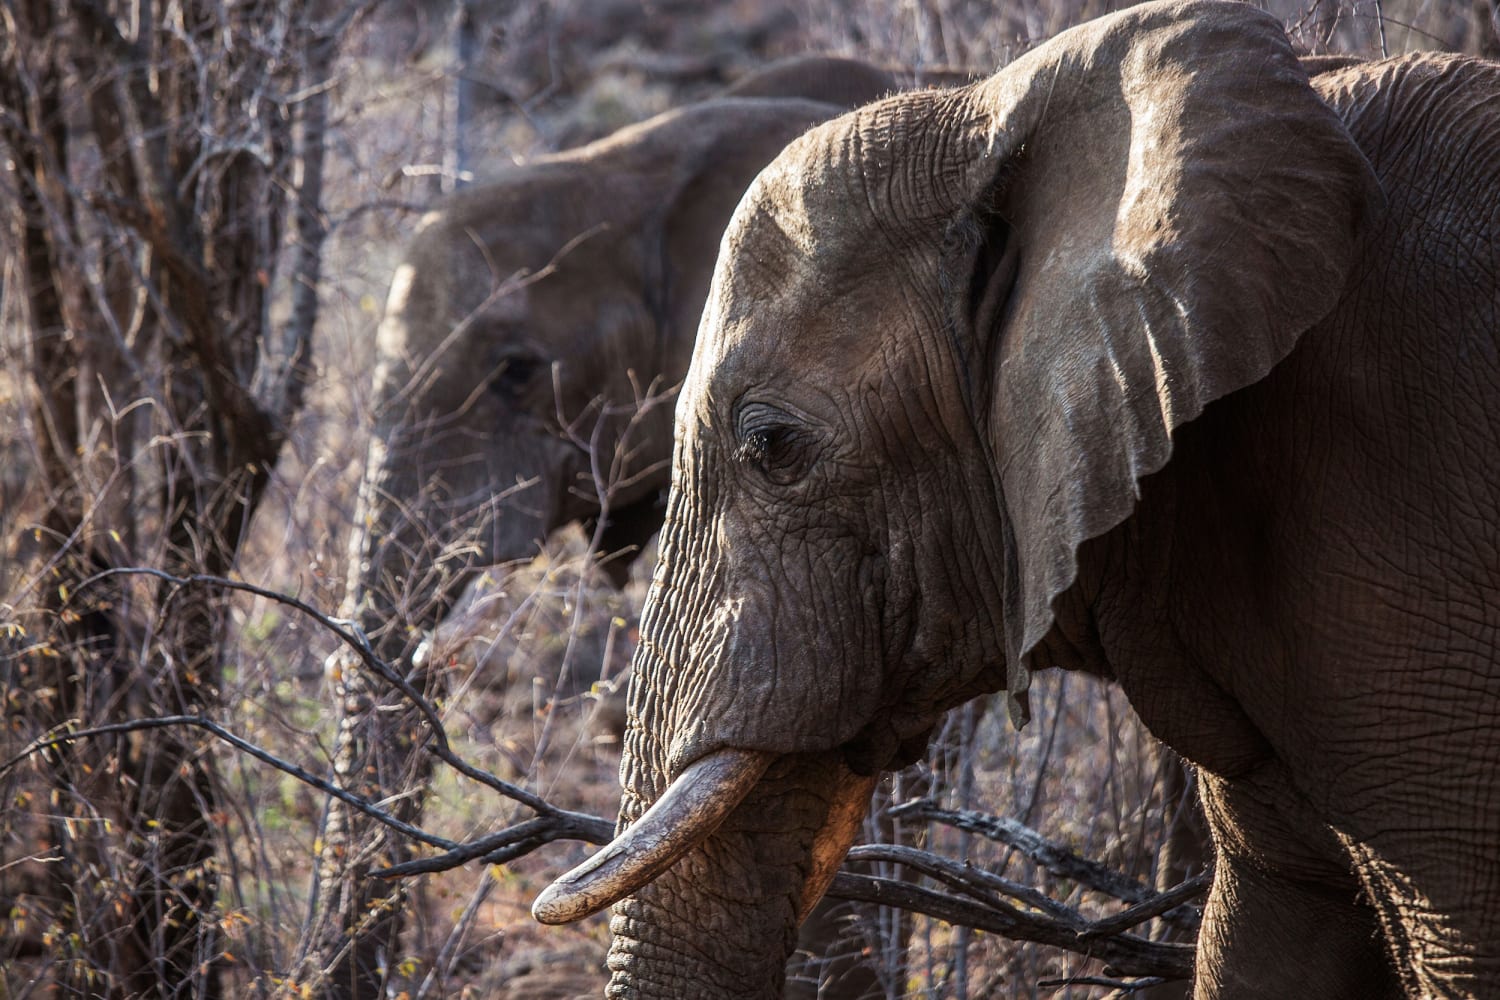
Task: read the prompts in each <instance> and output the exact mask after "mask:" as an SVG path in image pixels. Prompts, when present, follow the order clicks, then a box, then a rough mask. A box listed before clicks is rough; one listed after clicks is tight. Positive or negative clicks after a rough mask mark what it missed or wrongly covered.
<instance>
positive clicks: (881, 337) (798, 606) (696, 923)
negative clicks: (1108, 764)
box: [534, 2, 1378, 997]
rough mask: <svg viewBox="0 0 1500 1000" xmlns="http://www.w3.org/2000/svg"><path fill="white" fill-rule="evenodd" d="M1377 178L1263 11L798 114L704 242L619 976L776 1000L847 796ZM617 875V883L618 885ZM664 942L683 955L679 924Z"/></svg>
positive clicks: (1004, 623) (1167, 7) (598, 897)
mask: <svg viewBox="0 0 1500 1000" xmlns="http://www.w3.org/2000/svg"><path fill="white" fill-rule="evenodd" d="M1377 193H1378V189H1377V186H1376V180H1375V178H1374V174H1373V173H1372V171H1371V168H1370V165H1369V163H1368V161H1367V159H1366V157H1365V155H1364V154H1363V153H1362V152H1361V150H1360V149H1359V147H1358V146H1357V145H1356V144H1355V143H1354V141H1353V140H1352V139H1351V136H1350V134H1349V132H1348V131H1347V129H1346V127H1345V125H1344V123H1343V122H1342V120H1341V119H1340V117H1339V115H1338V114H1337V113H1336V112H1335V111H1334V110H1332V109H1331V108H1330V107H1329V105H1328V104H1327V103H1325V101H1323V100H1322V99H1320V97H1319V96H1318V94H1317V93H1316V92H1315V91H1314V90H1313V89H1312V87H1311V86H1310V84H1309V78H1308V75H1307V72H1306V71H1305V70H1304V69H1303V68H1302V67H1301V65H1300V64H1299V62H1298V59H1297V56H1296V55H1295V53H1294V52H1293V50H1292V49H1291V47H1290V45H1289V43H1288V41H1287V38H1286V35H1285V33H1284V31H1283V29H1282V28H1281V26H1280V25H1279V24H1278V23H1277V22H1276V21H1275V20H1274V19H1273V18H1271V17H1270V16H1268V15H1266V14H1265V13H1263V12H1261V11H1258V10H1256V9H1254V8H1253V7H1250V6H1249V5H1243V4H1234V3H1215V2H1188V3H1168V4H1157V3H1148V4H1144V5H1141V6H1139V7H1135V8H1132V9H1130V10H1128V11H1124V12H1121V13H1119V14H1115V15H1111V16H1108V17H1105V18H1102V19H1100V20H1098V21H1095V22H1092V23H1090V24H1087V25H1085V26H1082V27H1080V28H1077V29H1074V30H1072V31H1069V32H1067V33H1065V34H1063V35H1061V36H1059V37H1057V38H1056V39H1054V40H1053V41H1051V42H1049V43H1047V44H1045V45H1043V46H1041V47H1039V48H1037V49H1035V50H1033V51H1032V52H1030V53H1028V54H1027V55H1026V56H1024V57H1022V58H1021V59H1018V60H1017V61H1016V62H1014V63H1013V64H1012V65H1010V66H1009V67H1008V68H1006V69H1004V70H1003V71H1001V72H1000V73H999V74H997V75H996V76H994V77H993V78H991V79H989V80H988V81H985V82H982V83H980V84H977V85H974V86H971V87H968V88H964V89H960V90H954V91H946V92H929V93H919V94H910V95H899V96H897V97H894V98H891V99H888V100H886V101H882V102H879V103H877V104H873V105H869V106H866V107H864V108H861V109H859V110H858V111H855V112H853V113H851V114H849V115H846V116H844V117H841V118H839V119H837V120H836V121H834V122H831V123H828V124H825V125H823V126H821V127H819V128H818V129H815V130H813V131H812V132H810V133H809V134H808V135H806V136H804V137H802V138H801V139H799V140H798V141H797V142H796V143H794V144H793V145H792V146H790V147H789V148H788V149H787V150H786V151H785V152H784V153H783V154H782V155H781V156H780V157H779V158H778V159H777V160H776V161H775V162H774V163H773V164H772V165H771V166H769V167H768V168H767V169H766V170H765V171H764V172H763V173H762V174H761V175H760V176H759V177H758V178H757V180H756V182H755V184H754V185H753V186H752V188H751V190H750V192H749V193H748V194H747V196H746V198H745V200H744V201H743V202H742V203H741V205H740V208H739V209H738V211H737V212H736V215H735V218H734V221H733V223H732V224H731V227H730V229H729V231H728V233H727V234H726V236H725V241H724V246H723V249H722V251H721V258H720V264H719V268H718V270H717V272H716V274H715V277H714V284H713V288H712V291H711V293H710V297H709V303H708V306H707V308H706V310H705V313H704V317H703V322H702V326H701V330H700V334H699V340H698V343H697V346H696V350H695V354H694V357H693V361H692V365H691V369H690V372H689V374H688V377H687V380H686V382H685V384H684V388H683V391H682V394H681V397H680V399H679V402H678V406H677V410H676V427H675V434H676V450H675V453H674V458H673V467H672V488H671V494H670V497H669V500H668V509H667V523H666V527H665V528H664V530H663V534H662V541H661V548H660V552H661V555H660V561H659V563H658V566H657V570H656V575H655V578H654V580H653V585H652V590H651V594H650V596H649V598H648V603H647V608H646V611H645V613H644V615H643V620H642V628H641V633H642V638H641V644H640V647H639V649H638V651H637V654H636V661H635V665H634V674H633V679H632V687H631V694H630V715H629V719H628V722H627V732H626V735H625V741H624V745H625V760H624V762H623V764H622V768H621V776H622V783H623V786H624V798H623V802H622V807H621V814H620V827H621V831H622V832H621V834H620V836H619V837H618V838H617V840H616V842H615V843H614V844H613V845H611V846H609V847H606V848H605V849H603V850H602V851H600V852H599V853H598V854H597V855H595V856H594V857H593V858H591V859H590V860H589V861H588V862H586V863H585V864H584V865H582V866H580V867H579V868H578V869H576V870H575V871H574V872H572V873H569V874H568V875H567V876H564V877H563V878H562V879H560V880H559V881H558V882H557V883H555V884H554V886H553V887H551V888H549V889H548V890H547V891H546V892H545V893H544V894H543V895H542V896H541V897H539V899H538V901H537V904H536V906H535V908H534V912H535V913H536V914H537V915H538V917H539V918H540V919H543V920H548V921H557V920H565V919H570V918H573V917H576V916H578V915H581V914H583V913H586V912H592V911H593V910H596V909H598V908H600V907H603V906H605V905H609V904H610V903H614V902H616V901H618V900H621V899H622V898H624V901H623V902H620V903H619V905H618V906H617V907H616V910H615V916H614V921H613V929H614V933H615V943H614V948H613V951H612V955H611V960H610V964H611V968H612V969H613V970H614V975H615V979H614V982H613V985H612V988H611V994H610V995H612V996H619V997H625V996H722V997H765V996H776V995H779V993H780V989H781V984H780V978H781V969H782V965H783V962H784V960H785V957H786V951H787V948H788V947H789V946H790V944H791V942H792V940H793V933H794V929H795V927H796V925H797V922H798V920H799V919H801V917H802V916H803V915H804V914H806V912H807V911H808V909H809V908H810V906H811V905H812V903H813V902H814V901H815V900H816V899H817V898H818V896H819V895H820V893H822V892H823V890H824V889H825V888H826V886H827V885H828V882H829V879H830V878H831V876H832V873H833V871H834V869H835V868H836V866H837V864H838V863H839V860H840V859H841V858H842V856H843V854H844V853H845V851H846V850H847V848H848V846H849V844H850V842H851V838H852V837H853V836H854V832H855V827H856V824H857V821H858V819H859V816H860V814H861V811H862V809H863V807H864V804H865V802H866V801H867V794H868V787H869V784H868V783H869V782H870V781H871V780H872V776H874V775H876V774H878V773H879V772H880V771H881V770H882V769H888V768H893V767H896V766H899V765H900V764H902V763H903V762H905V761H907V760H909V759H910V758H911V756H912V755H913V754H914V753H915V752H917V751H918V749H919V748H920V747H921V746H922V745H923V743H924V741H925V739H926V737H927V734H928V732H929V730H930V728H931V727H932V726H933V724H934V722H935V721H936V720H937V719H938V718H939V716H940V714H941V713H942V712H943V711H945V710H946V709H948V708H950V707H952V706H954V705H956V704H958V703H960V702H962V701H963V700H965V699H966V698H968V697H970V696H972V695H975V694H977V693H980V692H986V691H994V690H998V689H1002V688H1004V689H1008V691H1009V692H1010V694H1011V697H1012V699H1013V712H1014V714H1015V715H1016V717H1017V719H1018V721H1020V720H1021V719H1023V718H1024V714H1025V702H1024V695H1025V691H1026V687H1027V683H1028V677H1029V674H1030V671H1031V669H1032V666H1033V663H1034V662H1035V663H1036V664H1037V665H1063V666H1086V667H1089V668H1090V669H1096V670H1099V671H1100V672H1102V673H1106V674H1107V673H1109V665H1108V663H1107V662H1101V661H1100V660H1099V658H1098V657H1097V656H1096V655H1095V650H1094V643H1093V638H1092V636H1091V634H1090V632H1089V630H1088V628H1087V627H1084V628H1082V629H1081V630H1079V631H1077V632H1075V631H1074V630H1072V629H1071V628H1069V627H1068V626H1069V625H1070V624H1071V622H1070V621H1067V622H1060V619H1059V612H1058V608H1059V607H1061V606H1063V605H1065V604H1067V603H1068V602H1070V601H1074V600H1083V599H1085V597H1081V596H1080V595H1079V588H1078V586H1077V584H1078V582H1079V552H1080V549H1081V548H1082V547H1083V546H1084V545H1085V543H1087V542H1088V541H1089V540H1091V539H1096V538H1099V537H1101V536H1103V535H1105V534H1106V533H1108V532H1110V531H1111V530H1112V529H1114V528H1116V527H1117V526H1119V525H1121V524H1122V523H1123V522H1125V521H1126V520H1127V519H1128V518H1129V517H1130V516H1131V514H1132V511H1133V510H1134V509H1135V505H1136V503H1137V501H1138V498H1139V497H1140V492H1141V487H1140V484H1141V482H1142V481H1143V480H1145V479H1146V478H1147V477H1150V476H1151V475H1152V474H1153V473H1156V472H1158V471H1159V470H1161V469H1163V468H1164V467H1165V466H1166V465H1167V463H1168V460H1169V458H1170V457H1171V454H1172V448H1173V441H1174V436H1175V435H1176V434H1177V433H1178V432H1179V431H1180V429H1181V428H1183V427H1184V426H1186V425H1188V424H1189V423H1190V422H1192V421H1193V420H1194V419H1195V418H1197V417H1199V416H1200V414H1202V413H1203V411H1204V410H1205V408H1206V407H1208V406H1209V405H1210V404H1211V403H1213V402H1214V401H1216V400H1219V399H1221V398H1223V397H1226V396H1229V395H1230V394H1233V393H1235V392H1236V391H1238V390H1241V389H1243V388H1244V387H1246V386H1249V385H1252V384H1254V383H1256V382H1257V381H1259V380H1261V379H1262V378H1263V377H1265V376H1266V375H1267V373H1268V372H1270V371H1271V370H1272V369H1273V367H1275V366H1276V365H1277V364H1278V363H1279V362H1281V361H1282V360H1283V359H1284V358H1286V357H1287V356H1288V354H1289V353H1290V352H1291V351H1292V350H1293V348H1294V346H1295V345H1296V344H1297V343H1298V339H1299V336H1301V335H1302V334H1303V333H1304V332H1305V331H1307V330H1308V329H1309V328H1310V327H1313V326H1314V325H1315V324H1317V323H1318V322H1319V321H1320V320H1323V319H1324V318H1325V317H1326V316H1328V315H1329V314H1330V313H1331V312H1332V311H1333V310H1334V308H1335V305H1336V304H1337V303H1338V302H1339V301H1340V299H1341V297H1342V296H1343V295H1344V293H1345V289H1346V287H1347V286H1348V284H1349V282H1350V281H1351V279H1352V276H1353V275H1354V273H1355V268H1354V265H1355V255H1356V249H1357V247H1358V246H1359V242H1360V239H1361V238H1362V235H1361V234H1362V233H1363V232H1364V229H1365V227H1366V221H1367V219H1368V217H1369V214H1370V213H1371V212H1372V211H1373V210H1374V209H1373V208H1372V206H1373V205H1375V204H1377V201H1378V198H1377ZM626 897H628V898H626ZM685 941H690V942H691V944H690V945H684V943H683V942H685Z"/></svg>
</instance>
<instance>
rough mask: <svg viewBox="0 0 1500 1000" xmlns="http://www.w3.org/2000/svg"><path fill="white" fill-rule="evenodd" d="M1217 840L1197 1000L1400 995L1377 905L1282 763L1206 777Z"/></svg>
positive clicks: (1351, 999)
mask: <svg viewBox="0 0 1500 1000" xmlns="http://www.w3.org/2000/svg"><path fill="white" fill-rule="evenodd" d="M1200 779H1201V784H1200V791H1201V794H1202V800H1203V806H1204V810H1205V813H1206V814H1207V816H1208V821H1209V826H1210V829H1211V830H1212V832H1213V836H1214V842H1215V846H1216V848H1217V852H1216V859H1215V868H1214V886H1213V891H1212V892H1211V893H1210V895H1209V899H1208V904H1207V906H1206V908H1205V910H1204V914H1203V929H1202V930H1201V931H1200V932H1199V935H1198V973H1197V980H1196V982H1195V984H1194V994H1193V995H1194V996H1195V997H1196V998H1198V1000H1233V998H1240V997H1243V998H1247V1000H1249V998H1260V997H1294V996H1316V997H1321V998H1324V1000H1339V998H1348V1000H1377V998H1387V997H1388V998H1396V997H1400V996H1402V995H1403V994H1402V991H1401V986H1400V983H1399V981H1398V980H1397V978H1396V974H1395V971H1394V970H1393V969H1392V968H1391V964H1390V961H1389V959H1388V958H1387V955H1386V951H1385V947H1384V938H1383V935H1382V934H1381V932H1380V925H1379V921H1378V919H1377V917H1376V913H1375V910H1374V909H1373V908H1372V907H1371V906H1369V905H1368V903H1367V902H1365V897H1364V892H1363V890H1362V887H1361V886H1360V884H1359V880H1358V879H1357V878H1356V877H1355V875H1354V873H1353V871H1352V870H1351V867H1350V865H1349V861H1348V857H1347V855H1346V854H1345V853H1344V851H1343V848H1342V846H1341V845H1340V844H1339V842H1338V840H1337V839H1336V838H1335V837H1334V836H1333V834H1332V832H1331V831H1329V830H1328V829H1327V827H1326V826H1323V825H1322V824H1321V823H1318V822H1316V820H1314V819H1313V818H1311V817H1310V816H1308V815H1307V814H1306V812H1305V806H1304V805H1303V804H1302V802H1301V800H1300V799H1299V798H1298V797H1297V795H1296V793H1295V791H1294V790H1293V789H1292V787H1291V783H1290V781H1288V780H1287V779H1286V776H1285V771H1284V769H1282V768H1281V767H1280V766H1279V765H1276V764H1271V765H1267V766H1265V767H1263V768H1261V769H1260V770H1259V771H1257V772H1255V773H1254V774H1253V775H1252V776H1247V777H1242V778H1236V779H1234V780H1233V781H1226V780H1224V779H1221V778H1217V777H1215V776H1213V775H1210V774H1207V773H1203V774H1201V775H1200Z"/></svg>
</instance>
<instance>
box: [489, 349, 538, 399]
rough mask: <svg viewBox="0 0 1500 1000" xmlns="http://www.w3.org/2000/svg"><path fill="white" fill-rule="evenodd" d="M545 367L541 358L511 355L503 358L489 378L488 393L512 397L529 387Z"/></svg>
mask: <svg viewBox="0 0 1500 1000" xmlns="http://www.w3.org/2000/svg"><path fill="white" fill-rule="evenodd" d="M544 367H545V366H544V365H543V364H542V360H541V358H533V357H530V356H527V355H512V356H511V357H508V358H503V359H501V361H500V364H499V365H498V366H497V367H496V369H495V374H494V375H493V376H492V377H491V378H490V391H491V392H495V393H498V394H500V395H501V396H506V397H512V396H515V395H517V394H519V393H520V392H521V391H522V390H524V389H525V388H526V387H527V386H529V385H530V384H531V383H532V382H533V381H534V380H535V379H536V377H537V376H538V375H539V374H540V373H541V371H542V369H543V368H544Z"/></svg>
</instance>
